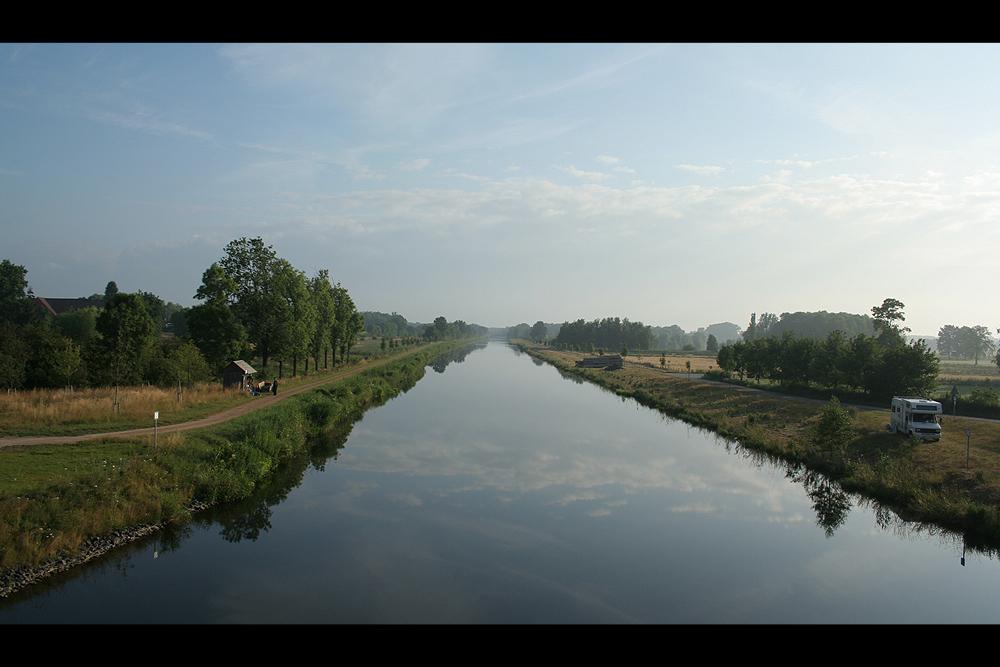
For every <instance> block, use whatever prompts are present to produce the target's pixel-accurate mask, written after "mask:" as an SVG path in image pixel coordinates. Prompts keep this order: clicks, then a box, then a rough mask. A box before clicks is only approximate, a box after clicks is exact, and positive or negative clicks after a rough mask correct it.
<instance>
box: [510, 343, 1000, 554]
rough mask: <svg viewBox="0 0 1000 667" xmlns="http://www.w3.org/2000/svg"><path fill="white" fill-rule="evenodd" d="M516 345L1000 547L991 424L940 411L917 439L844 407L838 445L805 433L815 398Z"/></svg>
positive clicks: (815, 411)
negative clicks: (934, 431) (846, 429)
mask: <svg viewBox="0 0 1000 667" xmlns="http://www.w3.org/2000/svg"><path fill="white" fill-rule="evenodd" d="M522 349H523V350H524V351H525V352H527V353H529V354H531V355H533V356H535V357H538V358H540V359H542V360H544V361H547V362H549V363H551V364H552V365H554V366H556V367H557V368H559V369H560V370H562V371H564V372H567V373H571V374H573V375H576V376H579V377H582V378H584V379H586V380H588V381H590V382H593V383H595V384H598V385H600V386H602V387H604V388H605V389H607V390H608V391H611V392H614V393H615V394H617V395H619V396H625V397H630V398H633V399H635V400H636V401H638V402H640V403H642V404H643V405H646V406H648V407H651V408H653V409H656V410H659V411H661V412H663V413H665V414H668V415H670V416H673V417H676V418H678V419H682V420H683V421H685V422H688V423H690V424H693V425H696V426H700V427H703V428H706V429H709V430H712V431H715V432H717V433H719V434H720V435H722V436H725V437H727V438H731V439H734V440H737V441H738V442H739V443H740V444H741V445H743V446H745V447H748V448H751V449H753V450H757V451H760V452H764V453H766V454H768V455H771V456H774V457H777V458H779V459H781V460H783V461H786V462H788V463H790V464H792V465H794V466H800V467H801V468H803V469H805V470H807V471H815V472H820V473H823V474H824V475H826V476H827V477H828V478H831V479H834V480H837V481H838V482H839V483H840V485H841V487H842V488H843V489H844V490H845V491H849V492H853V493H857V494H860V495H861V496H863V497H865V498H867V499H869V500H874V501H877V502H878V503H880V504H882V505H884V506H886V507H888V508H891V509H892V510H894V511H895V512H896V513H897V514H898V515H899V516H900V517H904V518H905V519H906V520H908V521H916V522H921V523H924V524H933V525H936V526H940V527H943V528H947V529H950V530H955V531H959V532H962V533H964V534H965V536H966V539H967V541H968V545H969V546H970V547H977V548H980V549H983V550H988V551H991V552H993V551H996V550H997V549H998V548H1000V456H998V455H1000V424H994V423H989V422H981V421H973V420H969V419H964V418H962V417H950V416H946V417H944V423H943V426H942V427H943V435H942V439H941V440H940V441H939V442H922V441H918V440H915V439H911V438H904V437H903V436H900V435H897V434H891V433H889V432H888V431H887V430H886V428H885V424H886V423H887V422H888V414H887V413H885V412H876V411H868V410H861V411H858V410H851V411H850V412H851V417H852V419H853V425H854V435H853V438H852V439H851V440H850V441H849V442H848V443H847V445H846V447H845V448H844V449H843V450H840V449H834V448H831V447H829V446H827V445H825V444H823V443H821V442H819V441H818V439H817V438H816V436H815V433H816V425H817V424H818V422H819V420H820V417H821V415H822V413H823V410H824V408H825V407H826V405H824V404H822V403H814V402H809V401H803V400H795V399H788V398H781V397H779V396H774V395H768V394H765V393H759V392H750V391H745V390H741V388H740V387H737V386H727V385H721V386H720V385H715V384H710V383H703V382H691V381H687V380H685V379H684V376H683V375H680V376H677V375H671V374H666V373H660V372H657V371H655V370H652V369H649V368H644V367H641V366H640V367H637V366H631V365H629V366H626V367H625V368H624V369H621V370H616V371H606V370H594V369H583V368H576V367H575V362H576V361H577V360H578V359H580V358H582V357H583V356H585V355H583V354H579V353H573V352H560V351H555V350H549V349H545V348H541V347H537V346H531V345H522ZM967 428H968V429H969V430H970V431H971V436H970V438H969V439H968V450H967V440H966V436H965V429H967ZM967 451H968V460H969V464H968V465H969V472H968V473H967V472H966V456H967Z"/></svg>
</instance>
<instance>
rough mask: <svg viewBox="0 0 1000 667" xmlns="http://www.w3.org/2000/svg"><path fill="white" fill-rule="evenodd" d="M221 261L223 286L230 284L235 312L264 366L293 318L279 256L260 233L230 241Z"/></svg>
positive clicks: (283, 338) (278, 349)
mask: <svg viewBox="0 0 1000 667" xmlns="http://www.w3.org/2000/svg"><path fill="white" fill-rule="evenodd" d="M225 253H226V256H225V257H223V258H222V259H221V260H220V261H219V266H220V267H221V268H222V269H223V271H224V272H225V277H226V281H224V282H223V285H224V287H227V288H228V287H231V288H232V290H233V292H232V296H230V297H229V298H230V301H231V302H232V308H233V312H234V313H235V314H236V317H237V318H238V319H239V321H240V323H241V324H242V325H243V327H244V328H245V329H246V332H247V338H248V339H249V341H250V342H251V343H253V345H254V346H255V347H256V351H257V354H259V355H260V357H261V360H262V363H263V365H264V367H265V368H266V367H267V362H268V361H269V360H270V358H271V356H272V355H274V353H275V352H278V351H280V349H281V344H282V342H283V341H284V340H286V339H287V336H288V332H287V331H286V329H287V326H288V323H289V322H291V321H292V320H293V316H294V314H293V312H292V307H291V304H290V303H289V302H288V300H286V299H285V298H284V296H283V295H282V294H281V293H280V291H279V287H278V284H277V275H278V274H279V273H280V270H279V266H278V257H277V255H276V254H275V253H274V250H273V249H272V247H271V246H265V245H264V241H263V240H261V238H260V237H257V238H255V239H247V238H246V237H244V238H241V239H236V240H235V241H231V242H230V243H229V244H228V245H227V246H226V248H225ZM230 281H231V282H230Z"/></svg>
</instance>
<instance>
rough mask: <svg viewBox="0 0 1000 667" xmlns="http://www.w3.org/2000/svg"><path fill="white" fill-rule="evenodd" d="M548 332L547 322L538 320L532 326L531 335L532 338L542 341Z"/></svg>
mask: <svg viewBox="0 0 1000 667" xmlns="http://www.w3.org/2000/svg"><path fill="white" fill-rule="evenodd" d="M548 333H549V331H548V327H546V326H545V322H542V321H541V320H538V321H537V322H535V324H534V325H533V326H532V327H531V333H530V336H531V339H532V340H535V341H539V342H540V341H543V340H545V337H546V336H547V335H548Z"/></svg>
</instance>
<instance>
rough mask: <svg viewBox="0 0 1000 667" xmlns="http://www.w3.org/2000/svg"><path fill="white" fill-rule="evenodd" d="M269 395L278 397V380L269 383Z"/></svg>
mask: <svg viewBox="0 0 1000 667" xmlns="http://www.w3.org/2000/svg"><path fill="white" fill-rule="evenodd" d="M271 393H272V394H274V395H275V396H277V395H278V378H274V382H272V383H271Z"/></svg>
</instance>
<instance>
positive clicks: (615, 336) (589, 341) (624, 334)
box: [553, 317, 659, 352]
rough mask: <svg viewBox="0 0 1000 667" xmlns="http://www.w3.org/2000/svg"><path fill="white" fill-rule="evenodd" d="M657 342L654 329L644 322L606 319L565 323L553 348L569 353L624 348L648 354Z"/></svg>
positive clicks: (626, 319) (616, 350)
mask: <svg viewBox="0 0 1000 667" xmlns="http://www.w3.org/2000/svg"><path fill="white" fill-rule="evenodd" d="M658 342H659V341H658V339H657V337H656V336H655V335H654V334H653V330H652V328H651V327H649V326H647V325H645V324H643V323H642V322H631V321H629V319H628V318H627V317H626V318H625V319H619V318H617V317H605V318H604V319H602V320H594V321H592V322H586V321H584V320H582V319H581V320H576V321H575V322H564V323H563V325H562V327H560V328H559V334H558V335H557V336H556V338H555V341H553V344H554V345H555V346H556V347H560V348H566V349H577V350H587V351H591V350H595V349H603V350H605V351H607V352H618V351H619V350H622V349H623V348H627V349H628V350H649V349H652V348H654V347H656V344H657V343H658Z"/></svg>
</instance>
